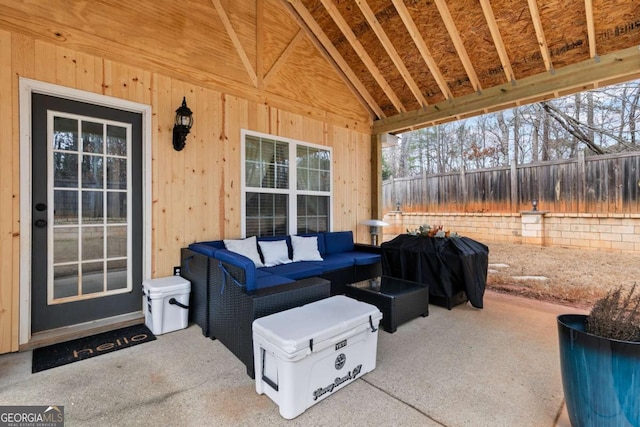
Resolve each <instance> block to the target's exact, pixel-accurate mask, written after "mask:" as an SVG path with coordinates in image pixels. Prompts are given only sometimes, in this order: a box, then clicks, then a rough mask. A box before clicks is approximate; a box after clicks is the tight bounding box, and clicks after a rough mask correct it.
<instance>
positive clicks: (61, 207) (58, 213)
mask: <svg viewBox="0 0 640 427" xmlns="http://www.w3.org/2000/svg"><path fill="white" fill-rule="evenodd" d="M77 223H78V192H77V191H66V190H55V191H54V192H53V224H54V225H67V224H77Z"/></svg>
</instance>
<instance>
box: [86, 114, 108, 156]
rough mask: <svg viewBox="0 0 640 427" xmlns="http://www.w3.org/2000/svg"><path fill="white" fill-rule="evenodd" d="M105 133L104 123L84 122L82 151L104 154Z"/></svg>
mask: <svg viewBox="0 0 640 427" xmlns="http://www.w3.org/2000/svg"><path fill="white" fill-rule="evenodd" d="M103 133H104V127H103V124H102V123H92V122H82V151H84V152H85V153H96V154H102V147H103V138H104V135H103Z"/></svg>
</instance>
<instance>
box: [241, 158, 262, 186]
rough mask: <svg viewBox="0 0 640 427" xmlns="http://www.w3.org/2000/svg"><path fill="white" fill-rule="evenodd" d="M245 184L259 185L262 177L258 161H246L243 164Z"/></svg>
mask: <svg viewBox="0 0 640 427" xmlns="http://www.w3.org/2000/svg"><path fill="white" fill-rule="evenodd" d="M244 176H245V185H246V186H247V187H260V178H261V177H262V172H261V167H260V163H257V162H247V163H246V164H245V175H244Z"/></svg>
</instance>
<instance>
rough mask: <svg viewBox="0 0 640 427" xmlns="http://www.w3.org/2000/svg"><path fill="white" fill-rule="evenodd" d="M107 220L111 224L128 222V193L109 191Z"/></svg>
mask: <svg viewBox="0 0 640 427" xmlns="http://www.w3.org/2000/svg"><path fill="white" fill-rule="evenodd" d="M107 222H108V223H109V224H120V223H126V222H127V193H121V192H111V191H110V192H107Z"/></svg>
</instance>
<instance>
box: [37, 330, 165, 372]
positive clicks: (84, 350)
mask: <svg viewBox="0 0 640 427" xmlns="http://www.w3.org/2000/svg"><path fill="white" fill-rule="evenodd" d="M155 339H156V336H155V335H153V333H152V332H151V331H150V330H149V328H147V327H146V326H145V325H142V324H141V325H134V326H129V327H126V328H122V329H117V330H115V331H109V332H103V333H101V334H98V335H92V336H89V337H85V338H78V339H75V340H72V341H67V342H62V343H59V344H53V345H50V346H47V347H42V348H37V349H35V350H33V362H32V366H31V372H32V373H36V372H40V371H44V370H45V369H51V368H55V367H57V366H62V365H66V364H68V363H73V362H77V361H79V360H84V359H89V358H91V357H95V356H100V355H101V354H105V353H111V352H112V351H117V350H122V349H123V348H127V347H131V346H134V345H138V344H142V343H145V342H149V341H153V340H155Z"/></svg>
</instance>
